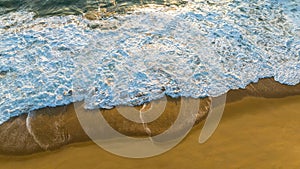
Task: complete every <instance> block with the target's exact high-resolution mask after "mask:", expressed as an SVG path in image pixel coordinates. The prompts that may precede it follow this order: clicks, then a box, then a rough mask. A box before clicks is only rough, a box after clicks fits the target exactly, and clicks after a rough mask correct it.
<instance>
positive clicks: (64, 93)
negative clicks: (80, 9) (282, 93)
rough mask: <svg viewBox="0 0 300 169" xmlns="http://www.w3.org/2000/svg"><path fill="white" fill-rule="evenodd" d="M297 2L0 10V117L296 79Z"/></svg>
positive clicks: (299, 75) (299, 49)
mask: <svg viewBox="0 0 300 169" xmlns="http://www.w3.org/2000/svg"><path fill="white" fill-rule="evenodd" d="M298 4H299V0H294V1H288V2H281V1H276V0H264V1H263V0H253V1H238V0H235V1H225V0H224V1H199V2H190V3H189V4H188V5H186V6H185V7H181V8H176V9H172V10H171V9H170V8H169V7H157V6H156V7H147V8H140V9H136V10H135V11H134V12H131V13H130V14H124V15H115V17H109V18H106V19H103V20H96V21H89V20H87V19H85V18H83V17H82V16H75V15H68V16H48V17H38V18H36V17H34V16H35V13H32V12H28V11H25V10H21V11H16V12H9V13H6V14H3V15H0V23H2V24H1V25H0V42H1V43H0V97H1V100H0V124H1V123H3V122H5V121H6V120H8V119H9V118H10V117H12V116H16V115H19V114H21V113H26V112H29V111H31V110H35V109H39V108H43V107H47V106H50V107H55V106H58V105H65V104H68V103H71V102H75V101H80V100H83V99H85V101H86V108H89V109H92V108H96V107H101V108H112V107H113V106H116V105H140V104H142V103H144V102H149V101H151V100H154V99H158V98H161V97H162V96H163V95H165V94H166V95H169V96H172V97H180V96H186V97H194V98H199V97H206V96H219V95H221V94H223V93H226V92H227V91H228V90H230V89H237V88H244V87H245V86H246V85H248V84H249V83H251V82H256V81H258V79H259V78H265V77H274V78H275V80H276V81H279V82H280V83H283V84H289V85H295V84H298V83H299V81H300V34H299V25H300V24H299V5H298Z"/></svg>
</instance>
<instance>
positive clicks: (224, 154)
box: [0, 96, 300, 169]
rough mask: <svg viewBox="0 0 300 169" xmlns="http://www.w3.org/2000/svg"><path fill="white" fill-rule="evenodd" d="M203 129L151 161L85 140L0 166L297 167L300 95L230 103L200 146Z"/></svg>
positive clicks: (5, 159) (73, 168)
mask: <svg viewBox="0 0 300 169" xmlns="http://www.w3.org/2000/svg"><path fill="white" fill-rule="evenodd" d="M202 126H203V122H202V123H200V124H199V125H197V126H196V127H194V128H193V129H192V131H191V132H190V133H189V135H188V136H187V137H186V138H185V139H184V141H182V142H181V143H180V144H179V145H178V146H176V147H175V148H173V149H172V150H170V151H168V152H166V153H164V154H162V155H159V156H156V157H152V158H146V159H128V158H122V157H118V156H115V155H113V154H110V153H108V152H106V151H104V150H103V149H101V148H99V147H98V146H97V145H96V144H94V143H92V142H84V143H76V144H71V145H68V146H64V147H63V148H61V149H58V150H55V151H50V152H43V153H37V154H33V155H28V156H0V168H1V169H2V168H3V169H4V168H5V169H16V168H22V169H36V168H38V169H54V168H55V169H66V168H71V169H76V168H78V169H79V168H80V169H82V168H93V169H103V168H109V169H114V168H118V169H119V168H128V169H129V168H130V169H131V168H143V169H147V168H149V169H150V168H151V169H152V168H172V169H174V168H189V169H193V168H195V169H201V168H205V169H213V168H216V169H220V168H235V169H238V168H239V169H252V168H253V169H254V168H255V169H257V168H268V169H281V168H289V169H294V168H295V169H296V168H300V134H299V129H300V96H290V97H286V98H268V99H265V98H257V97H247V98H244V99H242V100H240V101H237V102H232V103H229V104H227V105H226V108H225V112H224V115H223V118H222V120H221V123H220V125H219V127H218V129H217V130H216V132H215V133H214V134H213V136H212V137H211V138H210V139H209V140H208V141H207V142H206V143H204V144H199V143H198V137H199V134H200V131H201V128H202Z"/></svg>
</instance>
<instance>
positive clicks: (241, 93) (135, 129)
mask: <svg viewBox="0 0 300 169" xmlns="http://www.w3.org/2000/svg"><path fill="white" fill-rule="evenodd" d="M293 95H300V84H298V85H295V86H288V85H284V84H280V83H279V82H276V81H275V80H274V79H273V78H265V79H260V80H259V81H258V83H251V84H249V85H248V86H247V87H246V88H245V89H237V90H230V91H229V92H228V93H227V100H226V103H232V102H236V101H240V100H242V99H243V98H245V97H248V96H252V97H263V98H282V97H287V96H293ZM199 102H200V103H199V104H200V110H199V112H198V113H197V115H196V117H197V120H196V123H195V125H196V124H198V123H199V122H201V121H203V120H204V119H205V118H206V116H207V113H208V112H209V106H210V99H209V98H202V99H199ZM179 103H180V99H174V98H170V97H168V102H167V106H166V110H165V112H164V113H163V114H162V115H161V116H160V117H159V118H158V119H156V120H155V121H153V122H150V123H148V124H147V125H148V127H149V128H150V129H151V132H152V133H151V134H152V135H157V134H159V133H161V132H163V131H165V130H166V129H168V128H169V127H170V125H171V124H172V123H173V122H174V121H175V120H176V118H177V114H178V113H176V110H178V109H179V108H180V104H179ZM226 105H227V104H226ZM137 108H139V109H140V108H141V106H139V107H137ZM101 112H102V114H103V116H104V118H105V119H106V120H107V122H108V123H109V124H110V125H111V127H113V128H114V129H116V130H117V131H118V132H120V133H123V134H126V135H127V136H148V133H147V132H146V130H145V128H144V127H143V124H138V123H135V122H132V121H130V120H128V119H126V118H124V117H123V116H122V115H120V114H119V113H118V111H117V110H116V109H115V108H113V109H110V110H101ZM183 127H184V126H183ZM103 133H105V131H103ZM15 138H18V139H15ZM84 141H90V139H89V137H88V136H87V135H86V134H85V132H84V131H83V129H82V128H81V126H80V124H79V122H78V120H77V116H76V113H75V111H74V106H73V104H69V105H66V106H59V107H55V108H43V109H39V110H36V111H32V112H29V113H28V114H22V115H20V116H17V117H13V118H11V119H10V120H8V121H6V122H4V123H3V124H1V125H0V143H1V144H0V154H2V155H28V154H32V153H37V152H43V151H48V150H55V149H59V148H61V147H63V146H65V145H68V144H71V143H78V142H84Z"/></svg>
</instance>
